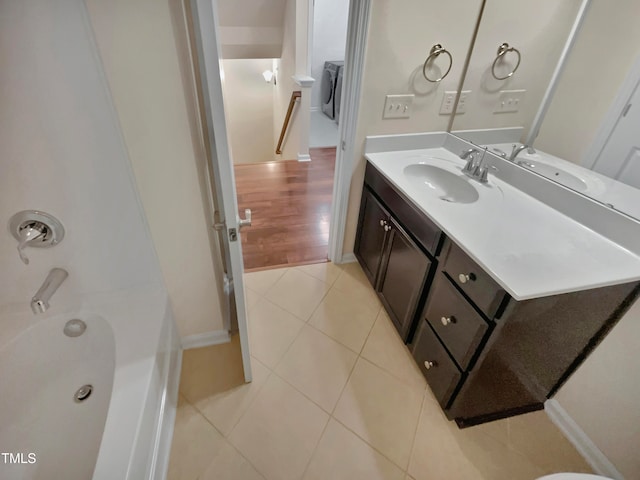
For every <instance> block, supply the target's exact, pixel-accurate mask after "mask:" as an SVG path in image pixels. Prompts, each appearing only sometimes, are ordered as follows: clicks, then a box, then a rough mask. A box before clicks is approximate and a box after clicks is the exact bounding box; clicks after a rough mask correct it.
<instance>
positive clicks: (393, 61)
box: [344, 0, 480, 253]
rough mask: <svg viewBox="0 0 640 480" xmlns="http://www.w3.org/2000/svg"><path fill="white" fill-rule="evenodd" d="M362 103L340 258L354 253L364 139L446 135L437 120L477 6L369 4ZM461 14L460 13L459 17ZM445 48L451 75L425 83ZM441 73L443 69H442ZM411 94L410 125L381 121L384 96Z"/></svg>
mask: <svg viewBox="0 0 640 480" xmlns="http://www.w3.org/2000/svg"><path fill="white" fill-rule="evenodd" d="M371 3H372V5H371V21H370V24H369V37H368V43H367V52H366V57H365V66H364V76H363V85H362V93H361V95H362V97H361V101H360V109H359V112H358V126H357V133H356V138H355V151H356V152H358V153H357V156H356V160H355V162H354V165H353V170H354V173H353V177H352V179H351V190H350V193H349V208H348V212H347V221H346V232H345V239H344V253H350V252H352V251H353V243H354V240H355V233H356V227H357V221H358V209H359V208H360V195H361V193H362V183H363V179H364V168H365V165H366V161H365V159H364V157H363V155H362V152H363V148H364V138H365V136H367V135H379V134H394V133H413V132H428V131H444V130H446V128H447V124H448V121H449V117H448V116H446V115H440V114H439V113H438V112H439V110H440V103H441V101H442V95H443V93H444V91H445V90H455V89H456V88H457V86H458V83H459V81H460V73H461V71H462V65H463V62H464V58H465V56H466V54H467V50H468V49H469V43H470V41H471V34H472V32H473V27H474V25H475V21H476V17H477V15H478V11H479V9H480V1H479V0H478V1H474V2H469V1H468V0H453V1H448V2H438V1H436V0H398V1H394V2H389V1H385V0H372V2H371ZM461 12H464V14H462V13H461ZM436 43H441V44H443V45H444V46H445V47H446V48H447V49H448V50H449V51H450V52H451V54H452V55H453V58H454V61H455V63H454V64H453V67H452V69H451V73H450V74H449V75H448V76H447V77H446V78H445V79H444V80H443V81H442V82H441V83H438V84H433V83H429V82H427V81H426V80H425V79H424V77H423V76H422V65H423V63H424V61H425V59H426V57H427V55H428V54H429V50H430V49H431V47H432V45H434V44H436ZM442 68H446V66H444V64H443V67H442ZM398 93H413V94H414V95H415V99H414V103H413V114H412V116H411V118H408V119H386V120H385V119H383V118H382V113H383V110H384V102H385V96H386V95H387V94H398Z"/></svg>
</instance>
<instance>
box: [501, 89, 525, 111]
mask: <svg viewBox="0 0 640 480" xmlns="http://www.w3.org/2000/svg"><path fill="white" fill-rule="evenodd" d="M526 92H527V91H526V90H501V91H500V98H499V99H498V103H496V105H495V107H493V113H515V112H517V111H519V110H520V105H521V104H522V101H523V100H524V95H525V93H526Z"/></svg>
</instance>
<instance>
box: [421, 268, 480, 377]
mask: <svg viewBox="0 0 640 480" xmlns="http://www.w3.org/2000/svg"><path fill="white" fill-rule="evenodd" d="M425 316H426V319H427V321H428V322H429V323H430V324H431V326H432V327H433V330H434V331H435V332H436V333H437V334H438V336H439V337H440V339H441V340H442V342H443V343H444V344H445V346H446V347H447V349H448V350H449V352H450V353H451V355H452V356H453V358H454V359H455V361H456V362H458V365H459V366H460V368H461V369H462V370H466V369H467V367H468V366H469V362H470V361H471V359H472V358H473V355H474V354H475V352H476V350H477V348H478V346H479V345H480V342H481V341H482V338H483V337H484V335H485V333H486V332H487V330H488V329H489V325H488V324H487V322H486V321H485V320H484V319H483V318H482V316H481V315H480V314H479V313H478V312H476V310H475V309H474V308H473V307H472V306H471V305H470V304H469V302H467V300H466V299H465V298H464V297H463V296H462V295H461V294H460V292H458V291H457V290H456V288H455V287H454V286H453V285H452V284H451V282H450V281H449V279H447V278H446V277H445V276H444V275H442V274H440V275H438V278H437V280H436V282H435V284H434V287H433V290H432V293H431V296H430V298H429V304H428V305H427V308H426V312H425Z"/></svg>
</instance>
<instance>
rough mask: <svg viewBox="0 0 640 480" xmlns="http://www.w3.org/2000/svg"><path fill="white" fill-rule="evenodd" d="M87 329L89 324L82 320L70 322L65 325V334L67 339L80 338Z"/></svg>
mask: <svg viewBox="0 0 640 480" xmlns="http://www.w3.org/2000/svg"><path fill="white" fill-rule="evenodd" d="M86 329H87V324H86V323H84V322H83V321H82V320H78V319H75V320H69V321H68V322H67V323H65V324H64V334H65V335H66V336H67V337H79V336H80V335H82V334H83V333H84V331H85V330H86Z"/></svg>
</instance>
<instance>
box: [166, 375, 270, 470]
mask: <svg viewBox="0 0 640 480" xmlns="http://www.w3.org/2000/svg"><path fill="white" fill-rule="evenodd" d="M265 383H266V380H265ZM256 396H257V395H256ZM182 397H183V398H184V399H185V401H186V402H187V404H188V405H189V406H190V407H191V408H193V409H194V410H195V412H196V414H198V415H199V416H200V417H202V420H204V421H205V423H208V424H209V425H210V426H211V427H212V428H213V429H214V430H215V431H216V432H217V433H218V434H219V435H220V437H221V438H222V439H223V440H224V441H225V442H226V443H227V444H229V446H231V448H233V449H234V450H235V451H236V452H237V453H238V455H240V457H242V458H243V459H244V460H245V461H246V462H247V463H248V464H249V465H251V467H252V468H253V469H254V470H255V471H256V472H257V473H258V474H259V475H260V476H261V477H262V478H264V479H265V480H266V479H267V477H266V476H265V475H264V474H263V473H262V472H261V471H260V470H258V468H257V467H256V466H255V465H254V464H253V463H252V462H251V460H249V459H248V458H247V457H246V456H245V455H244V454H243V453H242V452H241V451H240V450H239V449H238V447H236V446H235V445H234V444H233V443H231V440H230V439H229V438H228V437H226V436H225V435H224V433H222V432H221V431H220V430H219V429H218V427H216V426H215V425H214V424H213V423H212V422H211V421H210V420H209V419H208V418H207V417H206V415H205V414H204V413H202V412H201V411H200V409H199V408H198V407H196V406H195V405H194V404H193V403H191V402H190V401H188V400H187V398H186V397H185V396H184V395H182ZM254 400H255V398H254ZM252 402H253V401H252ZM245 413H246V411H245ZM243 415H244V413H243ZM234 428H235V426H234ZM229 435H231V433H229ZM169 459H171V453H169ZM205 468H206V467H205ZM201 473H204V472H201ZM199 476H200V475H198V478H199Z"/></svg>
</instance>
